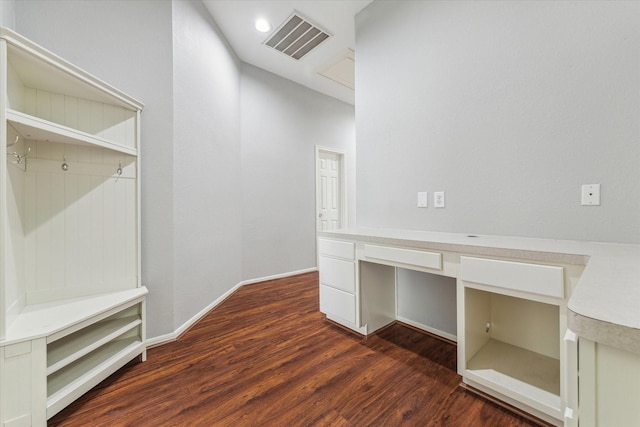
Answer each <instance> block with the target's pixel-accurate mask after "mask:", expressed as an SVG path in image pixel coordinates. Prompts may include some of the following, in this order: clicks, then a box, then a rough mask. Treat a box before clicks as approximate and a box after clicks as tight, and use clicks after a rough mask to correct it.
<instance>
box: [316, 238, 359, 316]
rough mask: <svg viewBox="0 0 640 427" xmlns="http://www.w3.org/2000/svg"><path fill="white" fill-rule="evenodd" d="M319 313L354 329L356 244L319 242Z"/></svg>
mask: <svg viewBox="0 0 640 427" xmlns="http://www.w3.org/2000/svg"><path fill="white" fill-rule="evenodd" d="M318 254H319V256H318V264H319V270H320V311H321V312H323V313H325V314H326V315H327V316H329V317H330V318H333V320H335V321H337V322H339V323H341V324H345V326H349V327H351V328H357V324H358V322H359V321H358V319H359V312H358V310H357V304H356V292H357V288H356V265H355V256H356V255H355V244H354V243H353V242H342V241H338V240H327V239H319V241H318Z"/></svg>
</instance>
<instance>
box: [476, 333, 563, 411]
mask: <svg viewBox="0 0 640 427" xmlns="http://www.w3.org/2000/svg"><path fill="white" fill-rule="evenodd" d="M464 376H465V377H467V378H469V379H472V380H473V381H476V382H478V383H481V384H483V385H485V386H489V387H491V388H495V389H496V390H497V391H499V392H501V393H503V394H505V395H507V396H511V397H513V396H517V397H518V399H517V400H521V401H523V403H525V404H527V405H530V406H532V407H535V408H536V409H539V410H541V411H542V412H545V413H547V414H549V415H552V416H558V415H559V414H560V411H561V406H562V401H561V398H560V361H559V360H558V359H554V358H551V357H548V356H544V355H541V354H538V353H534V352H532V351H529V350H525V349H523V348H521V347H517V346H514V345H511V344H507V343H504V342H501V341H497V340H494V339H491V340H489V341H488V342H487V344H485V345H484V346H483V347H482V348H481V349H480V350H479V351H478V352H477V353H476V354H475V356H474V357H473V358H472V359H471V360H469V361H468V362H467V365H466V369H465V372H464Z"/></svg>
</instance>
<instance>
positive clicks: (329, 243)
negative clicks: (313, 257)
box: [318, 239, 356, 259]
mask: <svg viewBox="0 0 640 427" xmlns="http://www.w3.org/2000/svg"><path fill="white" fill-rule="evenodd" d="M318 252H319V253H320V255H328V256H334V257H338V258H345V259H355V257H356V256H355V254H356V251H355V244H354V243H353V242H341V241H339V240H327V239H318Z"/></svg>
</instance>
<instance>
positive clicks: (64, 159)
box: [62, 156, 69, 172]
mask: <svg viewBox="0 0 640 427" xmlns="http://www.w3.org/2000/svg"><path fill="white" fill-rule="evenodd" d="M62 170H63V171H65V172H66V171H68V170H69V165H68V164H67V158H66V157H65V156H62Z"/></svg>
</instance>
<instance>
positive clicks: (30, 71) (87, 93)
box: [0, 27, 143, 111]
mask: <svg viewBox="0 0 640 427" xmlns="http://www.w3.org/2000/svg"><path fill="white" fill-rule="evenodd" d="M0 39H1V40H4V41H6V42H7V59H8V62H9V63H10V64H11V66H12V67H13V69H14V70H15V71H16V73H17V74H18V75H19V76H20V79H21V80H22V82H23V84H24V85H25V86H26V87H32V88H35V89H41V90H45V91H48V92H53V93H62V94H66V95H70V96H75V97H78V98H83V99H88V100H92V101H97V102H102V103H107V104H112V105H117V106H119V107H123V108H127V109H129V110H131V111H136V110H142V107H143V104H142V103H141V102H140V101H138V100H136V99H135V98H133V97H131V96H129V95H127V94H125V93H124V92H122V91H120V90H118V89H116V88H115V87H113V86H111V85H109V84H108V83H106V82H104V81H102V80H100V79H99V78H97V77H95V76H93V75H92V74H89V73H88V72H86V71H84V70H83V69H81V68H79V67H77V66H75V65H73V64H71V63H70V62H68V61H66V60H64V59H62V58H60V57H59V56H57V55H55V54H54V53H52V52H50V51H48V50H47V49H45V48H43V47H42V46H40V45H38V44H36V43H33V42H32V41H30V40H28V39H26V38H24V37H23V36H21V35H20V34H18V33H15V32H13V31H11V30H9V29H7V28H4V27H0Z"/></svg>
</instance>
